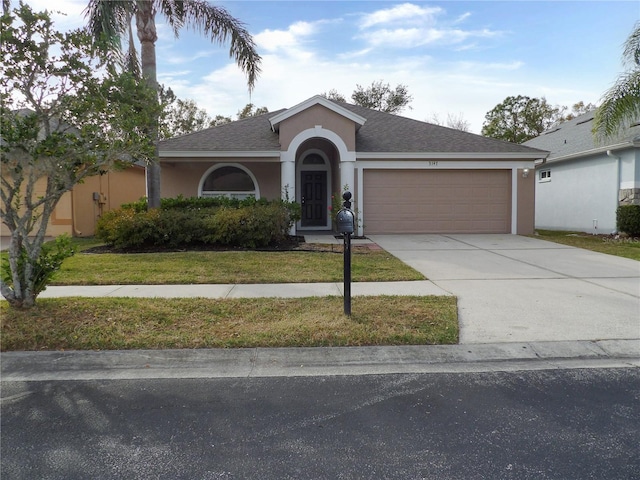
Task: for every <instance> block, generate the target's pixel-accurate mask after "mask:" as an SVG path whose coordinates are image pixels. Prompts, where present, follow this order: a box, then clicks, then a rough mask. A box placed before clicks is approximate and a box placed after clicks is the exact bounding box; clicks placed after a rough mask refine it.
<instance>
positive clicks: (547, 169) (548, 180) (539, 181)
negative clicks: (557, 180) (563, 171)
mask: <svg viewBox="0 0 640 480" xmlns="http://www.w3.org/2000/svg"><path fill="white" fill-rule="evenodd" d="M543 173H548V174H549V175H547V176H546V177H544V178H543V177H542V174H543ZM550 181H551V169H549V168H545V169H544V170H538V183H546V182H550Z"/></svg>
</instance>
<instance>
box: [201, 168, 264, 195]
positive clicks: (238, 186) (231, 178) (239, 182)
mask: <svg viewBox="0 0 640 480" xmlns="http://www.w3.org/2000/svg"><path fill="white" fill-rule="evenodd" d="M198 195H199V196H201V197H229V198H237V199H239V200H242V199H245V198H248V197H255V198H260V190H259V189H258V182H257V181H256V178H255V177H254V176H253V174H252V173H251V171H250V170H247V169H246V168H245V167H243V166H242V165H237V164H220V165H215V166H213V167H211V168H210V169H209V170H207V171H206V172H205V174H204V175H203V176H202V179H201V180H200V186H199V188H198Z"/></svg>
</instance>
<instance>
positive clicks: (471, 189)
mask: <svg viewBox="0 0 640 480" xmlns="http://www.w3.org/2000/svg"><path fill="white" fill-rule="evenodd" d="M363 183H364V228H365V233H367V234H372V233H510V232H511V171H510V170H365V171H364V182H363Z"/></svg>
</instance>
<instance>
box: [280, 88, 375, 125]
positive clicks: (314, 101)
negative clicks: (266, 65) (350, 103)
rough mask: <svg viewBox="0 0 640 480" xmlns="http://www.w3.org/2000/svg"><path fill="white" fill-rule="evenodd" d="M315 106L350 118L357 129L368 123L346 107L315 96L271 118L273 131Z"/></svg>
mask: <svg viewBox="0 0 640 480" xmlns="http://www.w3.org/2000/svg"><path fill="white" fill-rule="evenodd" d="M314 105H322V106H323V107H325V108H328V109H329V110H331V111H332V112H335V113H337V114H338V115H341V116H343V117H345V118H348V119H349V120H351V121H352V122H354V123H355V124H356V129H358V128H359V127H361V126H362V125H364V123H365V122H366V121H367V119H366V118H365V117H362V116H360V115H358V114H356V113H354V112H352V111H350V110H348V109H346V108H344V107H342V106H341V105H339V104H337V103H335V102H333V101H331V100H328V99H327V98H325V97H323V96H322V95H315V96H313V97H311V98H309V99H307V100H305V101H304V102H302V103H299V104H298V105H295V106H293V107H291V108H288V109H287V110H284V111H283V112H281V113H279V114H277V115H274V116H273V117H271V118H270V119H269V122H270V123H271V129H272V130H273V131H274V132H277V131H278V128H279V126H280V123H282V122H283V121H284V120H287V119H288V118H291V117H293V116H294V115H297V114H298V113H300V112H302V111H304V110H307V109H308V108H311V107H313V106H314Z"/></svg>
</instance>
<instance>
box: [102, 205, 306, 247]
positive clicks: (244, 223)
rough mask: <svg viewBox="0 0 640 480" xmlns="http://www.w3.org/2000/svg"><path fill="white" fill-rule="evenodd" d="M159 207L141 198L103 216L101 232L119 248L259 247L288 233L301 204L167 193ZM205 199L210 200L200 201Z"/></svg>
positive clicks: (286, 236)
mask: <svg viewBox="0 0 640 480" xmlns="http://www.w3.org/2000/svg"><path fill="white" fill-rule="evenodd" d="M166 200H168V201H164V200H163V202H164V203H163V205H161V208H160V209H156V210H149V211H147V209H146V201H144V200H141V201H139V202H134V203H132V204H127V205H123V206H122V207H121V208H119V209H117V210H111V211H109V212H107V213H105V214H104V215H102V217H101V218H100V219H99V220H98V224H97V226H96V237H98V238H99V239H101V240H103V241H104V242H106V243H107V244H109V245H112V246H114V247H115V248H119V249H133V248H144V247H172V248H174V247H179V246H187V245H223V246H233V247H241V248H260V247H266V246H268V245H270V244H274V243H278V242H281V241H283V240H285V239H286V238H288V235H289V229H290V227H291V225H292V224H293V222H295V221H296V220H297V219H298V218H299V211H300V210H299V205H297V204H295V203H293V202H286V201H282V200H273V201H267V200H255V199H253V198H250V199H245V200H232V201H225V200H230V199H221V200H222V201H218V202H216V201H215V200H219V199H213V198H206V199H183V198H177V199H166ZM200 200H205V201H200Z"/></svg>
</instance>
